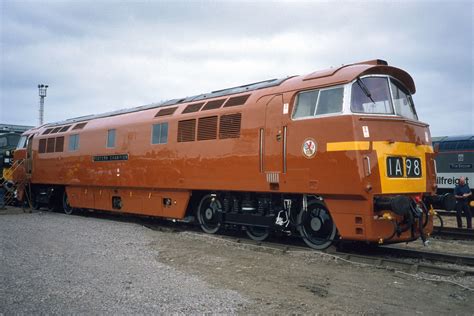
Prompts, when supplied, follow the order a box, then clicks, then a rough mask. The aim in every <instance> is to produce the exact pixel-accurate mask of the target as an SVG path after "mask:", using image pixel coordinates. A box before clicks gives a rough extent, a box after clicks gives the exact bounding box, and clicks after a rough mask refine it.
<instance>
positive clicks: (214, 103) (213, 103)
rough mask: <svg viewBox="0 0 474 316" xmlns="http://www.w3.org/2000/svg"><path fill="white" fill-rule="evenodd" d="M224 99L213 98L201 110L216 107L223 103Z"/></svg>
mask: <svg viewBox="0 0 474 316" xmlns="http://www.w3.org/2000/svg"><path fill="white" fill-rule="evenodd" d="M224 101H225V99H219V100H213V101H209V102H207V103H206V105H205V106H204V107H203V108H202V110H201V111H206V110H213V109H218V108H220V107H221V106H222V104H224Z"/></svg>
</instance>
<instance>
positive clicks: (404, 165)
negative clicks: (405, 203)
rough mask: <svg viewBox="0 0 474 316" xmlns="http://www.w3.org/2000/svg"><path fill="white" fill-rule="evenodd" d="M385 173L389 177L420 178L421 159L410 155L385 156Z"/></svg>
mask: <svg viewBox="0 0 474 316" xmlns="http://www.w3.org/2000/svg"><path fill="white" fill-rule="evenodd" d="M387 175H388V176H389V177H390V178H403V177H407V178H421V160H420V158H411V157H407V158H405V159H403V157H387Z"/></svg>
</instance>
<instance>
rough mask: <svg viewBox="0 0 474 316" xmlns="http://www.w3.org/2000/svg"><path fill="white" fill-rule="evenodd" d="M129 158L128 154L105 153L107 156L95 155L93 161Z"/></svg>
mask: <svg viewBox="0 0 474 316" xmlns="http://www.w3.org/2000/svg"><path fill="white" fill-rule="evenodd" d="M119 160H128V154H121V155H105V156H94V157H92V161H119Z"/></svg>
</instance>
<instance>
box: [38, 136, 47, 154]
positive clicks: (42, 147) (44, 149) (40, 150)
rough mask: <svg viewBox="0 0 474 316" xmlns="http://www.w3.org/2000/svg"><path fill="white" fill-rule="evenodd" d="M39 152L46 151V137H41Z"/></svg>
mask: <svg viewBox="0 0 474 316" xmlns="http://www.w3.org/2000/svg"><path fill="white" fill-rule="evenodd" d="M38 152H39V153H40V154H43V153H45V152H46V138H43V139H40V141H39V148H38Z"/></svg>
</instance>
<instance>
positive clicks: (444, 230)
mask: <svg viewBox="0 0 474 316" xmlns="http://www.w3.org/2000/svg"><path fill="white" fill-rule="evenodd" d="M433 236H442V237H449V238H455V239H467V240H474V230H473V229H464V228H455V227H440V226H435V227H434V228H433Z"/></svg>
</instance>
